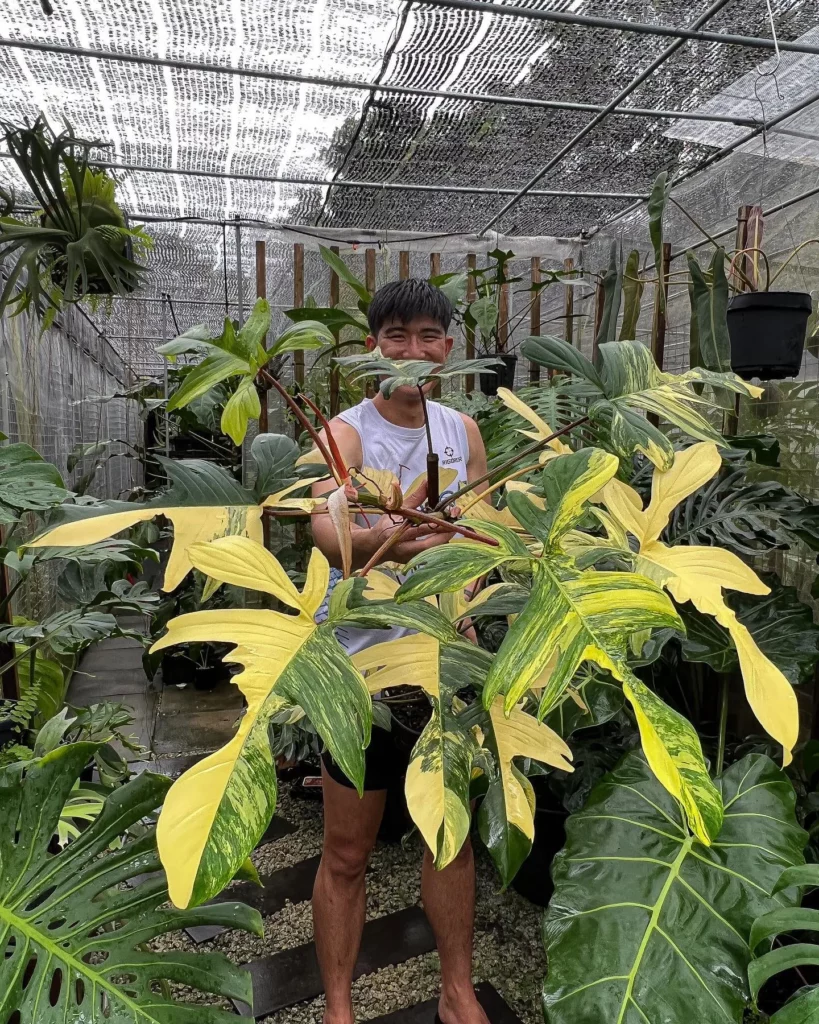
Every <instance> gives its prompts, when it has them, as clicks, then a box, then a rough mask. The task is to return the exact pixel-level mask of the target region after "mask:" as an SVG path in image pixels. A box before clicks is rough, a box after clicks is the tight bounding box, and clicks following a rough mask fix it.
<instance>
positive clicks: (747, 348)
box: [728, 292, 812, 380]
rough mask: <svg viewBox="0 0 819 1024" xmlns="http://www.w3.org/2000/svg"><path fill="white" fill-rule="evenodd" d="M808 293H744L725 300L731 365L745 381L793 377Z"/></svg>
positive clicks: (808, 307)
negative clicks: (756, 378) (726, 301)
mask: <svg viewBox="0 0 819 1024" xmlns="http://www.w3.org/2000/svg"><path fill="white" fill-rule="evenodd" d="M811 308H812V305H811V297H810V295H808V293H807V292H744V293H743V294H741V295H736V296H734V298H733V299H731V301H730V302H729V303H728V333H729V335H730V337H731V368H732V369H733V371H734V373H736V374H738V375H739V376H740V377H742V378H743V379H744V380H750V379H751V378H752V377H759V379H760V380H782V378H783V377H795V376H796V374H797V373H799V368H800V366H801V365H802V350H803V348H804V347H805V330H806V328H807V325H808V317H809V316H810V314H811Z"/></svg>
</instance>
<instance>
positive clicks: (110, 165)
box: [0, 153, 648, 227]
mask: <svg viewBox="0 0 819 1024" xmlns="http://www.w3.org/2000/svg"><path fill="white" fill-rule="evenodd" d="M0 157H1V158H3V159H4V160H11V159H13V157H12V156H11V154H10V153H0ZM89 162H90V163H91V165H92V166H93V167H102V168H104V169H105V170H110V171H141V172H143V173H145V174H180V175H182V176H183V177H188V178H219V179H223V180H224V179H226V180H228V181H263V182H267V183H269V184H272V185H311V186H315V187H317V188H330V187H332V188H373V189H378V190H380V191H385V192H452V193H454V194H456V195H486V196H497V195H501V196H513V195H515V194H516V193H517V189H514V188H488V187H486V186H482V185H421V184H411V183H406V184H405V183H404V182H400V181H385V182H382V181H351V180H339V181H324V180H323V179H321V178H281V177H279V176H277V175H273V174H241V173H236V172H234V171H204V170H199V169H192V168H188V167H181V168H180V167H161V166H159V165H154V164H130V163H115V162H108V161H105V160H91V161H89ZM531 194H532V195H534V196H547V197H553V198H561V197H565V198H570V199H648V196H647V195H644V194H643V193H641V192H576V191H572V190H569V191H562V190H560V189H538V190H536V191H534V192H532V193H531ZM130 216H131V217H132V218H134V219H141V218H137V215H136V214H134V213H132V214H130ZM231 223H233V222H232V221H231ZM305 227H309V225H305Z"/></svg>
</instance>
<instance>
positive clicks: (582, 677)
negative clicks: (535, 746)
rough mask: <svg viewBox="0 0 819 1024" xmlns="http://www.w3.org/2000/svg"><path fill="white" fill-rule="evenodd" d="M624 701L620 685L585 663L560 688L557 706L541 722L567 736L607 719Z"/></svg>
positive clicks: (609, 718)
mask: <svg viewBox="0 0 819 1024" xmlns="http://www.w3.org/2000/svg"><path fill="white" fill-rule="evenodd" d="M572 694H574V695H575V696H576V698H577V699H574V697H573V696H572ZM624 703H625V698H624V696H623V689H622V687H621V686H619V685H618V684H617V683H616V682H614V681H613V680H612V679H610V678H608V677H606V676H605V675H604V674H603V673H601V672H599V671H595V670H594V668H593V667H592V666H589V665H586V666H583V668H581V670H580V672H579V673H578V676H575V678H574V679H573V680H572V682H571V684H570V686H569V687H568V688H567V690H565V691H564V693H563V696H562V698H561V700H560V703H559V704H558V705H557V707H555V708H554V709H553V710H552V711H550V712H549V714H548V715H546V717H545V718H544V719H543V721H544V722H545V723H546V725H548V726H549V727H550V728H552V729H554V731H555V732H556V733H557V734H558V735H559V736H562V737H563V738H564V739H568V738H569V737H570V736H571V735H572V734H573V733H575V732H577V731H578V730H579V729H589V728H591V727H593V726H597V725H603V724H604V723H605V722H608V721H610V720H611V719H612V718H614V716H615V715H616V714H618V713H619V712H620V711H621V710H622V708H623V704H624ZM581 705H582V706H581Z"/></svg>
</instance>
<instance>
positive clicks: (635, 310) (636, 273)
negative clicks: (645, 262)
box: [612, 249, 646, 341]
mask: <svg viewBox="0 0 819 1024" xmlns="http://www.w3.org/2000/svg"><path fill="white" fill-rule="evenodd" d="M645 286H646V283H645V281H644V280H643V279H642V278H641V277H640V253H639V250H637V249H632V251H631V252H630V253H629V255H628V259H627V260H626V269H625V272H624V274H623V295H624V297H625V305H624V306H623V322H622V324H621V326H620V341H631V340H632V339H633V338H635V337H636V334H637V321H638V320H639V319H640V303H641V301H642V298H643V291H644V289H645ZM613 340H614V339H613V338H612V341H613Z"/></svg>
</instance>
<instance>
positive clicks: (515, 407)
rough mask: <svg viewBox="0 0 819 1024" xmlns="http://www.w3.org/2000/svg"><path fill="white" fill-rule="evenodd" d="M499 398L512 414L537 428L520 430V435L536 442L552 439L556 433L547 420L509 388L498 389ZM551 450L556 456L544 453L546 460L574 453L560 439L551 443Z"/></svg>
mask: <svg viewBox="0 0 819 1024" xmlns="http://www.w3.org/2000/svg"><path fill="white" fill-rule="evenodd" d="M498 398H499V399H500V400H501V401H502V402H503V404H504V405H505V406H506V408H507V409H511V410H512V412H516V413H517V414H518V416H521V417H523V419H525V420H526V422H527V423H531V424H532V426H533V427H534V428H535V429H534V430H519V431H518V433H519V434H524V435H525V436H526V437H531V438H532V440H534V441H545V440H546V438H547V437H551V435H552V434H553V433H554V430H552V428H551V427H550V426H549V424H548V423H547V422H546V420H544V419H543V418H542V417H540V416H538V414H537V413H536V412H535V410H534V409H532V408H531V406H528V405H527V404H526V403H525V402H524V401H522V400H521V399H520V398H518V396H517V395H516V394H515V393H514V392H512V391H510V390H509V389H508V388H498ZM549 448H550V449H551V452H552V453H554V454H551V453H546V452H544V453H543V454H544V455H545V456H546V458H549V457H551V458H554V456H555V455H569V454H571V451H572V449H571V448H570V447H569V446H568V445H567V444H564V443H563V441H561V440H560V438H559V437H555V438H553V439H552V440H551V441H549ZM541 460H542V461H545V460H544V459H543V456H541Z"/></svg>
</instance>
